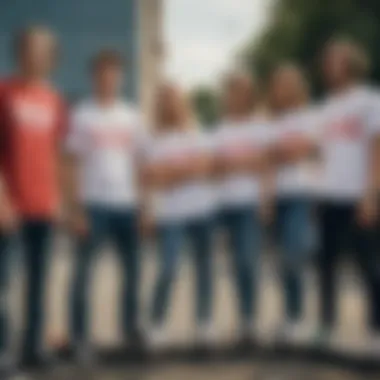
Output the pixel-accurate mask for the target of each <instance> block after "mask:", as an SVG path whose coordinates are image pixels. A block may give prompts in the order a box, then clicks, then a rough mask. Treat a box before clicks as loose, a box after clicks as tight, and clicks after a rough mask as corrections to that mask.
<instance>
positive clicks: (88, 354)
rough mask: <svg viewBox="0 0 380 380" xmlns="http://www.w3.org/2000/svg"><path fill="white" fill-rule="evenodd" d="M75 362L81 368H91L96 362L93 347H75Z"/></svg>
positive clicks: (84, 345)
mask: <svg viewBox="0 0 380 380" xmlns="http://www.w3.org/2000/svg"><path fill="white" fill-rule="evenodd" d="M74 360H75V362H76V363H77V364H79V365H81V366H86V367H88V366H91V365H93V364H94V362H95V353H94V351H93V349H92V347H91V345H89V344H87V343H85V344H78V345H75V346H74Z"/></svg>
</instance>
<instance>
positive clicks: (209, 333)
mask: <svg viewBox="0 0 380 380" xmlns="http://www.w3.org/2000/svg"><path fill="white" fill-rule="evenodd" d="M196 342H197V343H198V344H201V345H210V344H212V343H214V342H215V329H214V326H213V324H212V323H201V324H199V325H198V326H197V331H196Z"/></svg>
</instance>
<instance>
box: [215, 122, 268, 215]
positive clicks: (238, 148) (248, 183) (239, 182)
mask: <svg viewBox="0 0 380 380" xmlns="http://www.w3.org/2000/svg"><path fill="white" fill-rule="evenodd" d="M267 124H268V123H267V122H266V121H259V120H255V119H253V118H252V119H249V120H247V121H244V122H230V121H225V122H223V124H222V125H221V126H220V127H219V129H218V131H217V132H216V145H217V155H218V156H219V157H226V158H228V157H232V156H234V155H239V154H241V153H242V152H243V151H245V150H248V151H253V150H255V149H257V150H263V149H265V148H266V147H267V146H268V144H269V143H270V142H271V141H272V138H273V137H272V136H273V133H272V132H271V128H270V127H269V125H267ZM259 198H260V180H259V178H258V177H257V176H255V175H254V174H250V173H247V174H246V173H236V174H228V175H227V176H226V177H225V178H222V179H221V180H220V181H219V190H218V199H219V200H218V201H219V204H220V206H221V208H226V207H227V208H228V207H236V206H244V205H251V204H255V203H257V202H259Z"/></svg>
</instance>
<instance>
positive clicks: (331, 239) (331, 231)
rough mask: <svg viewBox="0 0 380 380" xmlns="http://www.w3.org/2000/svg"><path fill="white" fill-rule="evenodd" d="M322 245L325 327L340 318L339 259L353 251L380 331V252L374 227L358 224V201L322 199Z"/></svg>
mask: <svg viewBox="0 0 380 380" xmlns="http://www.w3.org/2000/svg"><path fill="white" fill-rule="evenodd" d="M318 217H319V218H318V219H319V223H320V231H321V233H320V235H321V247H320V252H319V256H318V280H319V286H320V297H321V298H320V304H321V310H320V321H321V323H322V324H323V325H324V326H325V327H333V326H334V324H335V323H336V317H337V305H338V302H337V284H338V281H337V275H338V270H339V258H340V255H341V254H342V253H344V252H347V249H346V250H345V248H347V247H346V244H345V243H346V242H347V241H348V242H349V243H350V247H349V248H351V249H350V252H352V253H353V254H354V262H355V264H356V266H357V267H358V268H359V270H360V271H361V274H362V278H363V280H364V281H363V282H364V285H365V289H366V292H367V294H366V295H367V299H368V308H369V310H368V318H369V325H370V327H371V328H372V329H373V330H374V331H376V332H377V333H379V332H380V255H379V252H378V250H377V248H378V246H377V244H376V235H377V234H378V231H376V230H375V228H373V227H363V226H360V225H359V224H358V223H357V204H356V203H354V202H351V203H334V202H331V201H325V202H321V203H320V204H319V205H318Z"/></svg>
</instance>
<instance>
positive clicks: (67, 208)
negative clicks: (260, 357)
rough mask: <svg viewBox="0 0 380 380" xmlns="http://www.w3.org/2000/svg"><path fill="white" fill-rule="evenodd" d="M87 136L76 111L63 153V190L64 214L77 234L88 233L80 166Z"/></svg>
mask: <svg viewBox="0 0 380 380" xmlns="http://www.w3.org/2000/svg"><path fill="white" fill-rule="evenodd" d="M84 143H85V136H84V135H83V130H82V129H81V125H80V118H79V116H78V115H76V114H75V113H74V114H73V115H72V116H71V117H70V119H69V122H68V132H67V137H66V144H65V148H64V152H63V154H62V172H61V173H62V190H63V195H64V206H63V207H64V214H65V219H66V220H67V223H68V224H69V226H68V227H69V228H70V229H72V230H73V231H74V232H75V233H76V234H79V235H83V234H86V233H87V230H88V225H87V218H86V214H85V210H84V207H83V203H82V201H81V198H80V187H79V183H80V181H79V175H80V173H79V168H80V165H81V152H82V150H83V145H84Z"/></svg>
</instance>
